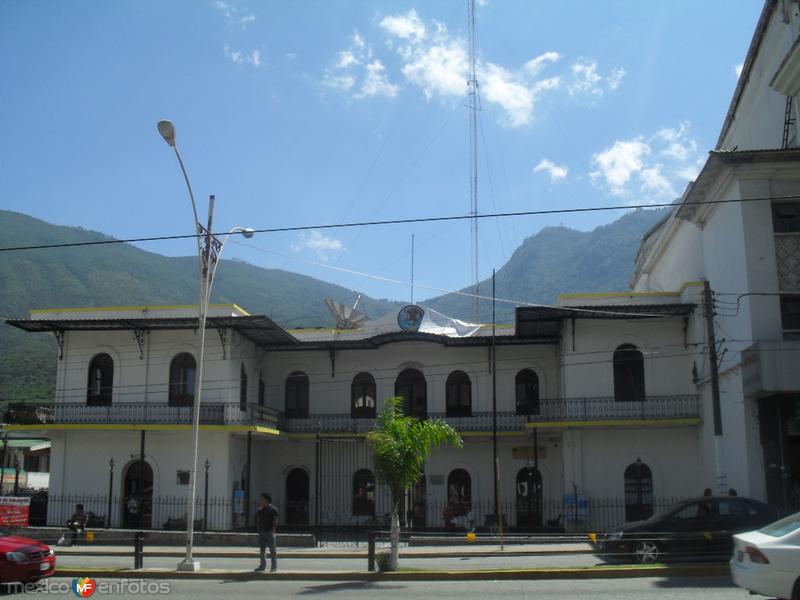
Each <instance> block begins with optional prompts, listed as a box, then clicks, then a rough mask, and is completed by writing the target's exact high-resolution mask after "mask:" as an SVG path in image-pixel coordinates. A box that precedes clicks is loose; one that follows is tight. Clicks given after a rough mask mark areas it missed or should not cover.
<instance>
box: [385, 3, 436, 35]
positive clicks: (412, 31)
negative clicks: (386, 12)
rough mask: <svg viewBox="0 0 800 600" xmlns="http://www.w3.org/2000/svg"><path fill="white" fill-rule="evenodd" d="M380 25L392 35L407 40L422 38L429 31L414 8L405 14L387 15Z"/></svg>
mask: <svg viewBox="0 0 800 600" xmlns="http://www.w3.org/2000/svg"><path fill="white" fill-rule="evenodd" d="M380 26H381V27H383V28H384V29H385V30H386V31H388V32H389V33H391V34H392V35H394V36H396V37H399V38H402V39H406V40H410V39H417V40H422V39H424V38H425V36H426V33H427V32H426V30H425V24H424V23H423V22H422V20H421V19H420V18H419V15H418V14H417V11H416V10H415V9H413V8H412V9H411V10H410V11H409V12H408V13H406V14H405V15H398V16H394V17H385V18H384V19H383V20H382V21H381V22H380Z"/></svg>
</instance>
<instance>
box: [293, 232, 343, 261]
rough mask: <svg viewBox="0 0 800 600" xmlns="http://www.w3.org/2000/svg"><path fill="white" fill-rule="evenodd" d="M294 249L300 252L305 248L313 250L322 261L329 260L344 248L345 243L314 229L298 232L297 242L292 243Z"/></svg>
mask: <svg viewBox="0 0 800 600" xmlns="http://www.w3.org/2000/svg"><path fill="white" fill-rule="evenodd" d="M292 250H294V251H295V252H298V253H299V252H303V251H304V250H311V251H312V252H314V253H315V254H316V255H317V257H318V258H319V259H320V260H321V261H323V262H327V261H328V260H329V259H331V258H332V257H333V256H334V255H336V254H338V253H339V252H341V251H342V250H344V244H342V242H341V240H337V239H336V238H332V237H327V236H325V235H322V234H321V233H320V232H319V231H317V230H313V231H311V232H310V233H305V232H302V233H300V234H298V236H297V242H295V243H293V244H292Z"/></svg>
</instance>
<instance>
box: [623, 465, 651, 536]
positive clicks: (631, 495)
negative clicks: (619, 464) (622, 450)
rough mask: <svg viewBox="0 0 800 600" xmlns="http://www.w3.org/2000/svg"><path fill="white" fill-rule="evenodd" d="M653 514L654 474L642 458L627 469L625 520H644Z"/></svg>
mask: <svg viewBox="0 0 800 600" xmlns="http://www.w3.org/2000/svg"><path fill="white" fill-rule="evenodd" d="M652 516H653V474H652V472H651V471H650V467H648V466H647V465H646V464H644V463H643V462H642V461H641V460H640V459H638V458H637V459H636V462H635V463H632V464H630V465H628V468H627V469H625V520H626V521H643V520H644V519H649V518H650V517H652Z"/></svg>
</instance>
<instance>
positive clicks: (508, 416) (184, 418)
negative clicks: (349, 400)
mask: <svg viewBox="0 0 800 600" xmlns="http://www.w3.org/2000/svg"><path fill="white" fill-rule="evenodd" d="M537 408H538V410H532V412H531V414H522V415H520V414H517V413H515V412H507V411H498V413H497V430H498V431H524V430H525V428H526V427H529V426H530V427H532V426H535V425H536V424H540V425H541V426H547V425H550V426H564V427H569V426H571V425H575V426H577V425H579V424H580V425H582V426H587V425H588V426H591V425H592V424H597V425H601V424H605V423H608V422H616V423H618V424H624V423H625V422H637V424H639V423H640V422H641V421H649V422H653V423H658V422H663V421H669V420H686V419H696V420H698V421H699V418H700V405H699V398H698V396H696V395H685V396H649V397H648V398H647V399H646V400H645V401H644V402H617V401H615V400H614V398H609V397H596V398H544V399H541V400H539V404H538V407H537ZM428 418H440V419H444V420H446V421H447V422H448V423H450V424H451V425H452V426H453V427H454V428H455V429H456V430H457V431H459V432H461V433H469V432H489V431H492V429H493V415H492V413H491V412H476V413H472V415H470V416H459V417H449V416H447V415H446V414H444V413H429V414H428ZM6 422H7V423H8V424H11V425H42V426H43V428H46V427H47V426H48V425H53V424H55V425H59V424H101V425H191V423H192V408H191V407H190V406H169V405H168V404H163V403H155V402H115V403H113V404H111V405H109V406H88V405H86V404H82V403H61V404H56V405H55V406H48V407H43V406H39V407H37V406H34V405H30V404H11V405H9V408H8V410H7V411H6ZM200 424H201V425H257V426H263V427H270V428H273V429H279V430H280V431H283V432H286V433H305V434H308V433H312V434H315V433H317V432H320V433H354V434H363V433H365V432H367V431H369V430H371V429H372V428H373V427H375V419H354V418H352V417H351V416H350V415H349V414H318V415H309V416H308V417H305V418H289V417H286V416H285V415H284V414H282V413H280V412H278V411H276V410H274V409H271V408H268V407H265V406H259V405H257V404H249V405H248V407H247V410H246V411H243V410H241V409H240V407H239V403H238V402H203V403H202V404H201V406H200Z"/></svg>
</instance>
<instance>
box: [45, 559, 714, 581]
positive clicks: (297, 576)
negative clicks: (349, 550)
mask: <svg viewBox="0 0 800 600" xmlns="http://www.w3.org/2000/svg"><path fill="white" fill-rule="evenodd" d="M729 573H730V571H729V567H728V565H727V564H724V563H709V564H704V565H693V564H692V565H670V566H667V565H653V566H644V565H618V566H616V565H604V566H598V567H579V568H569V567H565V568H534V569H472V570H457V571H453V570H435V569H403V567H402V563H401V566H400V569H399V570H398V571H395V572H390V573H381V572H377V573H371V572H369V571H353V570H338V571H310V570H309V571H299V570H294V571H278V572H276V573H254V572H252V571H251V570H233V569H201V570H200V571H196V572H188V573H187V572H179V571H175V570H173V569H139V570H134V569H89V568H85V569H75V568H65V569H57V570H56V574H55V575H56V576H57V577H91V578H114V579H120V578H127V579H171V580H176V581H180V580H193V579H206V580H224V581H249V580H259V579H275V580H282V581H474V580H520V579H526V580H531V579H538V580H546V579H549V580H552V579H623V578H630V577H711V576H725V575H728V574H729Z"/></svg>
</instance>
